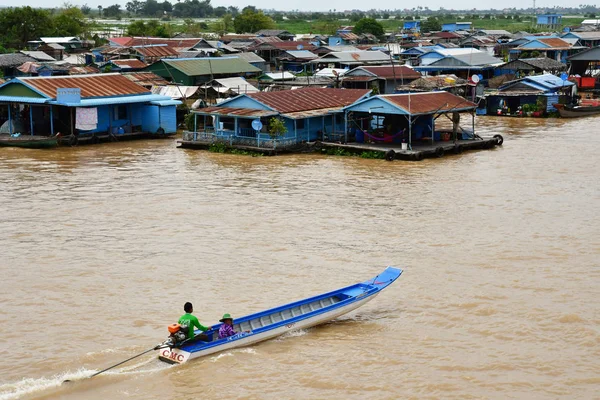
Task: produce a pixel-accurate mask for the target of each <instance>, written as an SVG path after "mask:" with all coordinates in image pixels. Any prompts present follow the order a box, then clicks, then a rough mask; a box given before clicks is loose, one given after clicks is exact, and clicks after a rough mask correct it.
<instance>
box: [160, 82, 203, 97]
mask: <svg viewBox="0 0 600 400" xmlns="http://www.w3.org/2000/svg"><path fill="white" fill-rule="evenodd" d="M199 87H200V86H177V85H168V86H154V87H152V93H154V94H160V95H162V96H167V97H169V98H171V99H181V98H183V97H185V98H190V97H192V96H193V95H194V94H196V92H197V91H198V88H199Z"/></svg>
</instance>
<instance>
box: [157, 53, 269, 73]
mask: <svg viewBox="0 0 600 400" xmlns="http://www.w3.org/2000/svg"><path fill="white" fill-rule="evenodd" d="M162 62H164V63H165V64H167V65H168V66H169V67H173V68H175V69H178V70H179V71H181V72H182V73H183V74H185V75H187V76H200V75H218V74H238V73H246V72H261V70H260V68H257V67H255V66H254V65H252V64H250V63H249V62H248V61H246V60H242V59H241V58H237V57H210V58H175V59H171V60H167V59H163V60H162Z"/></svg>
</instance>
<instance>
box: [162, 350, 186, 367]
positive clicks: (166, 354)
mask: <svg viewBox="0 0 600 400" xmlns="http://www.w3.org/2000/svg"><path fill="white" fill-rule="evenodd" d="M190 355H191V353H188V352H187V351H183V350H181V349H177V348H174V347H167V348H164V349H160V350H159V353H158V359H159V360H160V361H164V362H166V363H169V364H183V363H184V362H186V361H187V360H189V358H190Z"/></svg>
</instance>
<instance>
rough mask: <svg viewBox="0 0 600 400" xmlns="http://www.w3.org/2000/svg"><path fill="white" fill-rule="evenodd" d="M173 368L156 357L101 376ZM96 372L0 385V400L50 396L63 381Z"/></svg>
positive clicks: (73, 381)
mask: <svg viewBox="0 0 600 400" xmlns="http://www.w3.org/2000/svg"><path fill="white" fill-rule="evenodd" d="M174 366H175V365H171V364H166V363H163V362H161V361H159V360H157V359H156V357H152V358H148V359H145V360H142V361H140V362H138V363H136V364H132V365H127V366H123V367H122V368H120V369H115V370H113V371H107V372H105V373H104V374H103V375H107V376H127V375H135V374H149V373H155V372H158V371H162V370H165V369H167V368H172V367H174ZM98 371H99V370H92V369H86V368H81V369H79V370H77V371H75V372H72V371H67V372H65V373H62V374H59V375H54V376H52V377H49V378H25V379H22V380H20V381H17V382H14V383H6V384H3V385H0V400H12V399H17V398H20V397H22V396H25V395H31V394H34V393H40V392H47V393H45V394H47V395H51V394H53V393H52V392H53V391H55V390H56V389H58V388H59V387H61V385H63V382H64V381H70V382H71V383H75V382H78V381H83V380H85V379H87V378H89V377H90V376H91V375H93V374H95V373H96V372H98ZM96 379H97V378H96Z"/></svg>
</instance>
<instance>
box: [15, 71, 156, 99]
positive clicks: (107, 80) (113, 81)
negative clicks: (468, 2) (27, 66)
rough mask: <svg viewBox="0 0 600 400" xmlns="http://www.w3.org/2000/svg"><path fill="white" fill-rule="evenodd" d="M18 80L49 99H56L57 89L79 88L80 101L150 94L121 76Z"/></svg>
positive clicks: (97, 75) (54, 77) (73, 76)
mask: <svg viewBox="0 0 600 400" xmlns="http://www.w3.org/2000/svg"><path fill="white" fill-rule="evenodd" d="M18 79H19V80H20V81H22V82H23V83H25V84H26V85H27V86H30V87H32V88H34V89H36V90H37V91H39V92H41V93H43V94H45V95H46V96H48V97H51V98H56V89H58V88H80V89H81V98H82V99H84V98H94V97H114V96H127V95H140V94H149V93H150V91H149V90H148V89H145V88H143V87H142V86H140V85H138V84H136V83H134V82H132V81H130V80H129V79H127V78H125V77H124V76H122V75H121V74H90V75H72V76H48V77H42V76H39V77H27V78H18Z"/></svg>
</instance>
